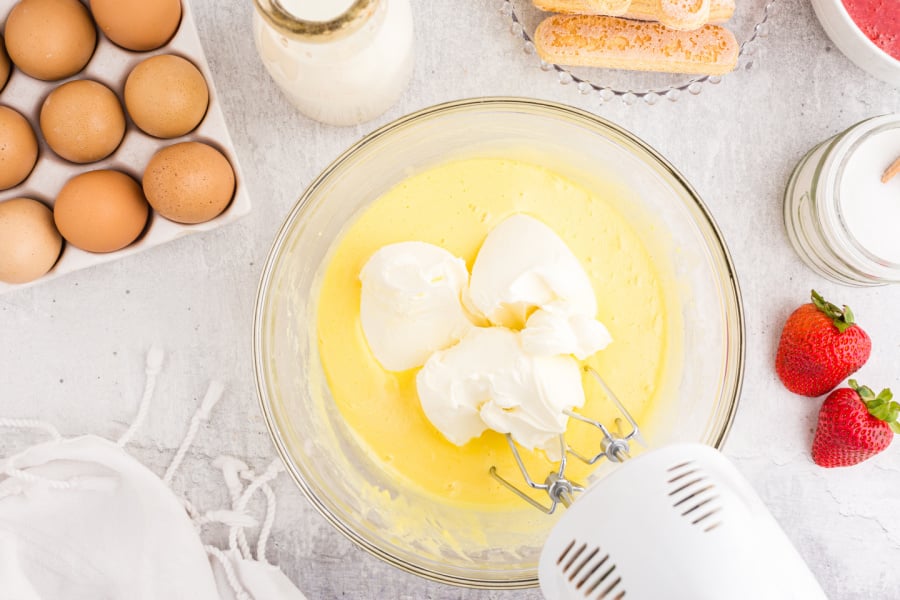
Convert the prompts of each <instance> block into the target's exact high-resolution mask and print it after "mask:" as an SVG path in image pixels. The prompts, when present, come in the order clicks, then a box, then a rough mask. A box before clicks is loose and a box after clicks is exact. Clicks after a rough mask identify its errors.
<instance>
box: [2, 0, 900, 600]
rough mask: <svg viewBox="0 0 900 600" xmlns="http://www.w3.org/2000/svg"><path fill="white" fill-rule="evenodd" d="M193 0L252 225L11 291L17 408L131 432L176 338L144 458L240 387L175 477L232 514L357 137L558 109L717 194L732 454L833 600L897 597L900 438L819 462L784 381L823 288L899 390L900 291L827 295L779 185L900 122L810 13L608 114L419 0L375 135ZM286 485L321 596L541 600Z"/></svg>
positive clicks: (245, 21) (807, 409)
mask: <svg viewBox="0 0 900 600" xmlns="http://www.w3.org/2000/svg"><path fill="white" fill-rule="evenodd" d="M190 1H191V5H192V7H193V9H194V12H195V14H196V18H197V21H198V26H199V31H200V37H201V39H202V40H203V43H204V46H205V49H206V52H207V55H208V57H209V62H210V67H211V69H212V72H213V74H214V77H215V84H216V86H217V88H218V92H219V95H220V97H221V101H222V104H223V109H224V111H225V115H226V119H227V121H228V124H229V127H230V129H231V135H232V137H233V139H234V142H235V146H236V147H237V152H238V155H239V157H240V160H241V164H242V166H243V170H244V173H245V175H246V178H247V181H246V184H247V185H248V186H249V189H250V192H251V195H252V199H253V202H254V209H253V212H252V214H251V215H250V216H249V217H247V218H245V219H243V220H242V221H241V222H239V223H236V224H233V225H230V226H227V227H225V228H222V229H219V230H217V231H215V232H211V233H208V234H202V235H197V236H191V237H188V238H184V239H181V240H177V241H175V242H173V243H170V244H168V245H165V246H162V247H159V248H156V249H153V250H151V251H149V252H146V253H144V254H142V255H139V256H134V257H130V258H127V259H124V260H121V261H118V262H115V263H112V264H108V265H102V266H99V267H96V268H92V269H90V270H86V271H82V272H79V273H76V274H72V275H69V276H66V277H62V278H60V279H57V280H55V281H52V282H48V283H46V284H42V285H38V286H35V287H32V288H29V289H25V290H21V291H16V292H12V293H8V294H5V295H3V296H0V340H2V342H0V415H3V416H11V417H39V418H44V419H47V420H51V421H53V422H55V423H57V424H58V425H59V426H60V428H61V429H62V430H63V432H64V433H67V434H78V433H83V432H89V431H91V432H97V433H100V434H105V435H110V436H112V435H115V434H117V433H119V432H121V431H122V430H123V429H124V427H125V424H126V423H127V422H128V421H129V420H130V419H131V416H132V414H133V411H134V407H135V403H136V401H137V398H138V397H139V395H140V391H141V388H142V386H143V377H142V374H143V354H144V352H145V351H146V349H147V348H148V347H149V345H150V344H151V343H157V344H160V345H161V346H162V347H164V348H165V349H166V350H167V352H168V355H167V361H166V366H165V369H164V372H163V375H162V377H161V381H160V387H159V393H158V398H157V403H156V407H155V409H154V410H153V411H152V413H151V415H150V419H149V421H148V423H147V425H146V427H145V428H144V429H143V430H142V431H141V432H140V435H139V436H138V440H137V441H138V453H139V455H140V457H141V458H142V459H143V460H144V461H145V462H147V463H148V464H150V465H152V466H153V467H154V468H156V469H157V470H159V471H161V470H162V469H163V468H164V465H165V464H166V462H167V461H168V460H169V458H170V457H171V455H172V454H173V451H174V448H175V447H176V446H177V444H178V443H179V441H180V439H181V437H182V435H183V432H184V430H185V428H186V426H187V421H188V419H189V417H190V415H191V414H192V413H193V410H194V408H195V406H196V404H197V401H198V398H199V397H201V396H202V394H203V392H204V391H205V388H206V382H207V381H208V380H209V379H210V378H219V379H222V380H224V381H225V382H226V384H227V386H228V390H227V395H226V397H225V398H224V399H223V401H222V402H221V404H220V406H219V407H218V408H217V410H216V413H215V415H214V418H213V419H212V421H211V422H210V423H209V424H208V425H206V426H205V427H204V428H203V429H202V431H201V433H200V435H199V437H198V440H197V444H196V446H195V448H194V450H193V451H192V453H191V455H190V456H189V459H188V462H187V463H186V467H187V468H186V469H185V470H184V471H183V473H184V474H183V475H182V477H181V478H180V479H179V481H178V482H177V485H178V486H179V487H180V488H181V489H185V490H187V494H188V496H189V497H190V498H191V499H193V500H196V501H197V502H199V503H201V504H202V503H204V502H207V501H208V502H210V503H212V502H213V501H215V500H224V498H225V497H226V495H227V494H226V491H225V489H224V488H223V487H222V486H221V485H220V479H219V477H218V475H217V474H216V473H215V472H214V471H213V470H212V469H211V468H210V467H209V466H208V460H209V457H214V456H217V455H219V454H221V453H229V454H233V455H236V456H242V457H247V458H249V459H250V460H251V461H252V462H253V463H254V465H256V466H261V465H263V464H265V463H266V462H268V460H270V459H271V457H272V456H273V450H272V446H271V444H270V442H269V440H268V437H267V434H266V433H265V430H264V425H263V423H262V420H261V417H260V415H259V413H258V410H257V406H256V399H255V388H254V382H253V374H252V367H251V362H250V334H251V318H252V309H253V301H254V296H255V291H256V285H257V279H258V277H259V273H260V268H261V265H262V263H263V260H264V258H265V255H266V252H267V250H268V248H269V245H270V241H271V239H272V238H273V236H274V234H275V231H276V230H277V228H278V226H279V224H280V223H281V220H282V218H283V216H284V214H285V213H286V211H287V210H288V209H289V207H290V206H291V205H292V204H293V202H294V201H295V199H296V198H297V197H298V195H299V194H300V192H301V191H302V189H303V188H304V186H305V185H306V184H308V183H309V182H310V181H311V180H312V178H313V177H314V176H315V175H316V174H317V173H318V172H319V171H320V170H321V169H322V168H323V167H325V166H326V165H327V164H328V163H329V162H330V161H331V160H332V159H333V158H334V157H336V156H337V155H338V154H339V153H340V152H341V151H343V150H344V149H345V148H346V147H347V146H348V145H350V144H351V143H353V142H354V141H356V140H358V139H359V138H360V137H361V136H363V135H364V134H366V133H367V132H368V131H371V130H372V129H374V128H375V127H376V126H378V125H381V124H383V123H386V122H388V121H389V120H391V119H394V118H396V117H398V116H400V115H403V114H405V113H408V112H410V111H413V110H416V109H419V108H422V107H425V106H428V105H431V104H435V103H439V102H442V101H446V100H450V99H455V98H463V97H469V96H479V95H515V96H533V97H538V98H545V99H551V100H556V101H560V102H565V103H569V104H573V105H575V106H579V107H582V108H585V109H588V110H590V111H593V112H596V113H597V114H599V115H601V116H603V117H606V118H608V119H611V120H612V121H614V122H616V123H618V124H620V125H622V126H624V127H626V128H628V129H630V130H631V131H633V132H634V133H636V134H637V135H638V136H640V137H641V138H643V139H644V140H646V141H647V142H649V143H650V144H652V145H653V146H655V147H656V148H657V149H658V150H659V151H660V152H661V153H662V154H663V155H664V156H666V157H667V158H668V159H669V160H670V161H671V162H673V163H674V164H675V165H676V167H677V168H679V169H680V170H681V171H682V173H684V175H685V176H686V177H687V178H688V180H690V181H691V182H692V183H693V185H694V186H695V187H696V189H697V190H698V191H699V192H700V194H701V195H702V197H703V198H704V199H705V200H706V202H707V204H708V205H709V207H710V209H711V211H712V213H713V215H714V216H715V218H716V219H717V221H718V223H719V225H720V226H721V228H722V230H723V232H724V235H725V238H726V240H727V241H728V244H729V245H730V248H731V251H732V253H733V257H734V260H735V263H736V266H737V271H738V274H739V277H740V281H741V284H742V286H743V292H744V300H745V302H746V313H747V333H748V341H747V350H748V352H747V365H746V366H747V371H746V383H745V386H744V392H743V398H742V403H741V407H740V411H739V413H738V416H737V420H736V422H735V425H734V429H733V432H732V435H731V438H730V440H729V442H728V444H727V446H726V454H727V455H728V456H730V457H731V458H732V459H734V460H735V461H736V462H737V464H738V466H739V467H740V469H741V470H742V471H743V472H744V473H745V474H746V475H747V476H748V477H749V478H750V480H751V481H752V482H753V484H754V485H755V487H756V488H757V490H759V492H760V494H761V495H762V497H763V498H764V499H765V500H766V502H767V503H768V505H769V506H770V507H771V509H772V511H773V513H774V514H775V516H776V517H777V518H778V520H779V521H780V522H781V523H782V525H783V526H784V528H785V530H786V531H787V533H788V535H789V536H790V537H791V538H792V539H793V540H794V541H795V543H796V544H797V546H798V548H799V550H800V552H801V554H802V555H803V556H804V557H805V558H806V559H807V560H808V561H809V563H810V566H811V568H812V570H813V571H814V572H815V574H816V575H817V577H818V578H819V579H820V580H821V582H822V585H823V586H824V588H825V589H826V591H827V592H828V594H829V596H830V597H832V598H835V599H842V600H870V599H891V598H898V597H900V591H897V589H896V586H895V583H894V572H895V569H896V565H897V564H898V563H900V520H898V519H897V518H896V515H897V514H898V512H900V511H898V509H900V494H898V490H900V443H898V442H895V444H894V446H893V447H892V448H890V449H889V450H888V451H887V452H885V453H884V454H882V455H880V456H879V457H877V458H875V459H874V460H871V461H869V462H867V463H865V464H863V465H860V466H858V467H855V468H853V469H847V470H836V471H825V470H822V469H819V468H817V467H816V466H815V465H813V464H812V462H811V460H810V458H809V453H808V447H809V444H810V440H811V437H812V431H813V428H814V424H815V416H816V414H817V410H818V403H817V402H816V401H814V400H806V399H802V398H799V397H795V396H793V395H791V394H789V393H788V392H786V391H785V390H784V389H783V388H782V387H781V385H780V384H779V383H778V381H777V380H776V378H775V375H774V370H773V355H774V349H775V346H776V344H777V339H778V335H779V332H780V328H781V324H782V323H783V320H784V318H785V317H786V316H787V314H788V313H789V312H790V311H791V310H792V309H793V308H794V306H795V305H796V304H798V303H799V302H802V301H803V300H804V299H805V298H806V297H807V295H808V293H809V289H810V288H811V287H816V288H817V289H818V290H819V291H821V292H822V293H824V294H826V295H827V296H829V297H831V298H834V299H837V300H838V301H840V302H842V303H848V304H851V305H852V306H853V308H854V310H855V312H856V313H857V315H858V317H859V320H860V322H861V323H863V324H864V326H865V327H866V329H867V330H868V331H869V333H870V335H871V336H872V339H873V343H874V347H875V349H876V350H875V352H874V354H873V356H872V358H871V360H870V362H869V364H867V365H866V366H865V367H864V369H863V370H862V372H861V373H860V377H861V378H862V379H864V380H865V381H867V382H869V385H871V386H873V387H874V386H894V387H895V388H896V389H897V390H898V391H900V372H898V369H897V365H898V364H900V320H898V319H897V318H896V308H895V307H896V306H897V304H895V303H896V302H898V301H900V289H898V288H897V287H886V288H878V289H851V288H842V287H840V286H836V285H832V284H829V283H827V282H825V281H824V280H822V279H821V278H819V277H818V276H816V275H815V274H813V273H812V272H811V271H809V270H808V269H807V268H806V267H805V266H804V265H803V264H802V263H801V262H800V261H799V259H798V258H797V257H796V256H795V255H794V253H793V251H792V249H791V248H790V246H789V244H788V240H787V238H786V236H785V233H784V231H783V227H782V224H781V194H782V190H783V188H784V185H785V182H786V180H787V177H788V175H789V173H790V171H791V169H792V168H793V166H794V164H795V163H796V161H797V160H798V159H799V157H800V156H801V155H802V154H803V153H804V152H806V151H807V150H808V149H809V148H810V147H812V145H814V144H815V143H817V142H819V141H821V140H824V139H825V138H827V137H829V136H831V135H833V134H834V133H836V132H838V131H840V130H842V129H844V128H846V127H847V126H849V125H851V124H853V123H855V122H857V121H859V120H861V119H863V118H865V117H869V116H873V115H876V114H881V113H885V112H891V111H897V110H900V95H898V90H896V89H893V88H890V87H889V86H887V85H885V84H882V83H879V82H878V81H876V80H874V79H872V78H871V77H869V76H868V75H866V74H865V73H863V72H862V71H861V70H859V69H858V68H856V67H855V66H854V65H853V64H852V63H850V62H849V61H848V60H847V59H846V58H845V57H844V56H843V55H842V54H841V53H840V52H839V51H838V50H837V49H836V48H835V47H834V46H833V44H832V43H831V42H830V41H829V40H828V38H827V37H826V36H825V34H824V32H823V30H822V29H821V27H820V26H819V24H818V21H817V20H816V18H815V16H814V14H813V12H812V9H811V8H810V5H809V3H808V2H806V1H805V0H783V1H782V2H781V10H780V11H779V12H778V14H777V15H776V17H775V18H774V20H773V22H772V26H771V35H770V36H769V37H768V39H766V40H765V42H764V45H763V47H762V49H761V52H760V63H759V68H758V69H755V70H753V71H750V72H739V73H735V74H733V75H730V76H728V77H726V78H725V79H724V81H723V82H722V83H721V84H719V85H718V86H709V87H707V89H705V90H704V91H703V93H702V94H700V95H699V96H697V97H692V96H686V97H684V98H682V99H681V100H679V101H678V102H676V103H670V102H668V101H661V102H660V103H659V104H657V105H656V106H646V105H643V104H640V103H639V104H637V105H635V106H626V105H624V104H623V103H621V102H612V103H609V104H605V105H601V104H600V103H599V102H598V98H597V96H595V95H588V96H584V95H581V94H579V93H578V91H577V90H576V89H575V88H574V87H573V86H562V85H559V84H558V83H557V82H556V81H555V79H554V76H553V75H552V74H550V73H546V72H544V71H541V70H540V69H539V68H538V66H537V64H536V62H535V60H534V57H531V56H528V55H526V54H524V53H523V52H522V48H521V42H520V40H517V39H515V38H514V37H512V36H511V35H510V34H509V32H508V28H507V22H506V20H505V17H503V16H501V15H500V14H499V13H498V11H497V6H498V4H497V3H496V2H494V1H493V0H491V1H488V0H481V1H474V0H443V1H441V2H426V1H425V0H413V6H414V10H415V16H416V26H417V64H416V70H415V74H414V79H413V82H412V85H411V87H410V88H409V90H408V92H407V93H406V94H405V95H404V96H403V98H402V99H401V100H400V102H399V103H398V104H397V105H396V106H395V107H394V108H393V109H392V110H391V111H389V113H388V114H386V115H384V116H382V117H381V118H379V119H377V120H376V121H375V122H373V123H368V124H366V125H362V126H359V127H352V128H346V129H335V128H332V127H328V126H323V125H319V124H317V123H313V122H310V121H308V120H306V119H304V118H302V117H300V116H298V115H297V114H296V113H295V112H294V110H293V109H292V108H291V107H290V106H289V105H288V103H287V102H286V101H285V100H284V99H283V97H282V96H281V95H280V93H279V92H278V90H277V89H276V87H275V85H274V84H273V83H272V81H271V80H270V79H269V78H268V76H267V74H266V73H265V71H264V69H263V67H262V65H261V63H260V62H259V60H258V59H257V57H256V52H255V49H254V47H253V42H252V38H251V34H250V29H249V22H250V15H251V10H252V6H251V2H250V1H249V0H241V1H237V0H233V1H230V2H212V1H211V0H190ZM739 1H740V0H739ZM277 491H278V494H279V499H280V508H279V514H278V518H277V521H276V524H275V530H274V533H273V536H272V549H271V551H270V556H269V558H270V559H271V560H272V561H273V562H276V563H278V564H280V565H281V566H282V568H283V569H284V570H285V572H286V573H287V574H288V575H289V576H290V577H291V578H292V579H293V580H294V581H296V582H297V583H298V585H299V586H300V587H301V589H302V590H303V591H304V592H305V593H306V594H307V595H308V597H309V598H310V599H312V600H317V599H330V598H403V599H407V598H408V599H417V600H425V599H448V600H449V599H454V600H456V599H459V600H462V599H465V600H475V599H502V600H512V599H514V598H515V599H522V600H525V599H529V600H530V599H536V598H539V594H538V592H537V591H536V590H531V591H520V592H485V591H475V590H462V589H456V588H452V587H446V586H443V585H439V584H434V583H430V582H427V581H425V580H422V579H419V578H417V577H414V576H411V575H407V574H405V573H401V572H399V571H397V570H395V569H393V568H392V567H389V566H387V565H385V564H382V563H381V562H379V561H378V560H376V559H374V558H372V557H370V556H368V555H366V554H364V553H363V552H361V551H360V550H358V549H356V548H355V547H354V546H353V545H352V544H351V543H350V542H348V541H346V540H345V539H344V538H343V537H341V536H340V535H339V534H338V533H336V532H335V531H334V530H333V529H332V528H331V527H330V526H329V525H328V524H327V523H326V522H325V521H324V520H323V519H322V518H321V517H319V515H318V514H317V513H315V511H314V510H313V509H312V508H311V507H310V506H309V505H308V504H307V503H306V501H305V500H304V499H303V497H302V496H301V494H300V493H299V492H298V491H297V490H296V489H294V487H293V485H292V484H291V483H290V482H289V481H288V480H287V479H286V478H282V479H281V480H279V483H278V485H277ZM212 535H213V536H214V537H215V536H216V535H217V534H216V533H215V532H213V533H212ZM219 535H220V534H219ZM761 576H764V574H761Z"/></svg>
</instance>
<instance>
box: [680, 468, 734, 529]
mask: <svg viewBox="0 0 900 600" xmlns="http://www.w3.org/2000/svg"><path fill="white" fill-rule="evenodd" d="M667 476H668V478H669V479H668V481H667V486H668V489H669V497H670V498H671V499H672V502H673V504H672V506H673V507H674V508H675V509H676V510H677V511H678V512H679V514H680V515H681V516H682V517H684V518H685V519H687V520H688V521H689V522H690V524H691V525H694V526H695V527H699V528H701V529H702V530H703V531H704V532H710V531H712V530H713V529H715V528H716V527H718V526H719V525H721V524H722V521H721V519H720V516H721V515H720V513H721V511H722V505H721V503H720V502H719V495H718V493H717V490H716V486H715V484H714V483H713V482H712V480H710V479H709V477H708V476H707V475H706V474H705V473H704V472H703V470H702V469H701V468H700V467H699V466H698V465H696V464H695V463H694V462H692V461H688V462H685V463H681V464H678V465H675V466H674V467H670V468H669V469H668V470H667Z"/></svg>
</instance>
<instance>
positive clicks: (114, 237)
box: [53, 170, 150, 252]
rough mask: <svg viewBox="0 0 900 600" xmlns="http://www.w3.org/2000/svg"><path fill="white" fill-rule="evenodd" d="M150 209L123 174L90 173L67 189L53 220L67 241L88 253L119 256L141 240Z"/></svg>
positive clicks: (56, 206) (137, 187)
mask: <svg viewBox="0 0 900 600" xmlns="http://www.w3.org/2000/svg"><path fill="white" fill-rule="evenodd" d="M149 212H150V208H149V207H148V206H147V201H146V200H145V199H144V194H143V193H142V192H141V186H140V185H138V183H137V182H136V181H135V180H134V179H132V178H131V177H129V176H128V175H126V174H125V173H120V172H119V171H109V170H101V171H89V172H87V173H82V174H81V175H76V176H75V177H73V178H72V179H70V180H69V181H68V182H66V185H64V186H63V189H62V190H60V192H59V195H58V196H57V197H56V204H55V205H54V206H53V219H54V220H55V221H56V227H57V228H58V229H59V232H60V233H61V234H62V236H63V237H64V238H66V241H68V242H69V243H71V244H72V245H73V246H77V247H78V248H81V249H82V250H87V251H88V252H115V251H116V250H120V249H122V248H124V247H125V246H127V245H129V244H130V243H131V242H133V241H134V240H136V239H137V237H138V236H139V235H140V234H141V232H142V231H143V230H144V226H145V225H146V224H147V216H148V214H149Z"/></svg>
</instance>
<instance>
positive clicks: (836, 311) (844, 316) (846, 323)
mask: <svg viewBox="0 0 900 600" xmlns="http://www.w3.org/2000/svg"><path fill="white" fill-rule="evenodd" d="M811 296H812V302H813V304H814V305H815V306H816V308H818V309H819V310H820V311H822V312H823V313H825V315H826V316H827V317H828V318H829V319H831V322H832V323H834V326H835V327H837V329H838V332H840V333H844V332H845V331H847V330H848V329H850V328H851V327H852V326H853V325H855V324H856V320H855V318H854V316H853V311H852V310H850V307H849V306H847V305H846V304H845V305H844V308H838V307H837V306H836V305H834V304H832V303H831V302H826V301H825V298H823V297H822V296H821V295H820V294H819V292H817V291H816V290H812V294H811Z"/></svg>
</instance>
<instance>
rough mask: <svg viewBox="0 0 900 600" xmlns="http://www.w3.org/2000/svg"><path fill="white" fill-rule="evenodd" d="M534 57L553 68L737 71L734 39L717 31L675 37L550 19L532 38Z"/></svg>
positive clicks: (663, 31)
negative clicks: (553, 65)
mask: <svg viewBox="0 0 900 600" xmlns="http://www.w3.org/2000/svg"><path fill="white" fill-rule="evenodd" d="M534 46H535V48H536V49H537V52H538V55H540V57H541V58H542V59H543V60H544V61H546V62H549V63H554V64H558V65H571V66H586V67H603V68H607V69H630V70H633V71H663V72H667V73H688V74H694V75H722V74H724V73H728V72H729V71H733V70H734V67H735V66H736V65H737V59H738V50H739V48H738V43H737V40H736V39H735V38H734V34H732V33H731V32H730V31H728V30H727V29H725V28H723V27H719V26H718V25H704V26H703V27H701V28H700V29H697V30H695V31H676V30H674V29H669V28H668V27H666V26H665V25H662V24H661V23H650V22H646V21H628V20H626V19H619V18H617V17H604V16H598V15H552V16H549V17H547V18H546V19H544V20H543V21H542V22H541V24H540V25H538V26H537V30H536V31H535V32H534Z"/></svg>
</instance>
